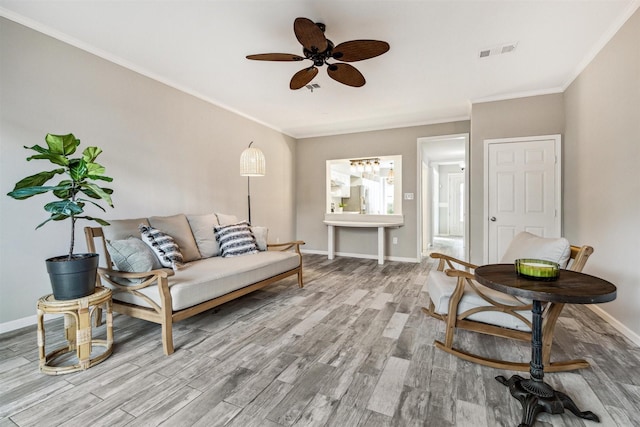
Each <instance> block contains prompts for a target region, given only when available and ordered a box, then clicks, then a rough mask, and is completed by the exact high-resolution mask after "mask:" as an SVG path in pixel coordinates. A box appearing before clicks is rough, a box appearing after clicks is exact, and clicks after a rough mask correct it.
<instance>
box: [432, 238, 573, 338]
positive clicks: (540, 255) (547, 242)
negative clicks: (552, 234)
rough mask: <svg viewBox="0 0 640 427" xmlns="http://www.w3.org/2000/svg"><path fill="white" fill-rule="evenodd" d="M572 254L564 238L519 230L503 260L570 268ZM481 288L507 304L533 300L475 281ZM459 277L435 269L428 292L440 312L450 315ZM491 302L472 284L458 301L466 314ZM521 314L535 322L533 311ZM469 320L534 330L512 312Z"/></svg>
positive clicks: (486, 315) (492, 312)
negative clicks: (530, 261)
mask: <svg viewBox="0 0 640 427" xmlns="http://www.w3.org/2000/svg"><path fill="white" fill-rule="evenodd" d="M570 256H571V245H570V244H569V241H568V240H567V239H565V238H564V237H559V238H544V237H539V236H536V235H535V234H531V233H528V232H526V231H524V232H521V233H518V234H517V235H516V236H515V237H514V238H513V240H512V241H511V243H510V244H509V247H508V248H507V250H506V251H505V254H504V255H503V257H502V260H501V262H502V263H507V264H512V263H514V261H515V260H516V259H519V258H535V259H543V260H546V261H553V262H557V263H558V264H560V266H561V267H562V268H564V267H566V265H567V262H568V261H569V257H570ZM475 283H476V285H477V286H478V288H479V289H481V290H482V292H483V293H484V294H485V295H487V296H488V297H489V298H491V299H493V300H495V301H496V302H499V303H501V304H507V305H522V304H529V303H530V302H531V301H530V300H527V299H524V298H519V299H518V298H515V297H512V296H511V295H507V294H504V293H502V292H498V291H494V290H492V289H489V288H487V287H485V286H482V285H480V284H479V283H477V282H475ZM456 284H457V278H455V277H450V276H447V275H446V274H445V273H444V272H442V271H432V272H430V273H429V276H428V277H427V292H429V298H431V301H432V302H433V305H434V306H435V311H436V312H437V313H440V314H447V313H448V311H449V300H450V299H451V295H452V294H453V292H454V291H455V289H456ZM488 305H489V304H488V303H487V302H486V301H485V300H483V299H482V298H481V297H480V296H479V295H478V294H477V293H475V292H474V291H473V290H472V289H471V288H470V287H469V286H466V287H465V290H464V294H463V296H462V298H461V299H460V303H459V304H458V313H457V314H460V313H463V312H465V311H467V310H469V309H472V308H477V307H486V306H488ZM518 313H519V314H521V315H522V316H524V317H525V318H526V319H527V320H529V321H531V312H530V311H529V310H525V311H519V312H518ZM468 319H469V320H475V321H477V322H482V323H488V324H490V325H496V326H502V327H505V328H509V329H517V330H521V331H530V330H531V329H530V328H529V327H528V326H527V325H526V324H525V323H524V322H522V321H521V320H519V319H517V318H516V317H514V316H511V315H509V314H505V313H501V312H497V311H487V312H481V313H476V314H473V315H471V316H469V317H468Z"/></svg>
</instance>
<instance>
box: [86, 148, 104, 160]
mask: <svg viewBox="0 0 640 427" xmlns="http://www.w3.org/2000/svg"><path fill="white" fill-rule="evenodd" d="M100 153H102V148H98V147H87V148H85V149H84V151H83V152H82V158H83V159H84V161H85V162H87V163H93V162H94V161H95V160H96V157H98V156H99V155H100Z"/></svg>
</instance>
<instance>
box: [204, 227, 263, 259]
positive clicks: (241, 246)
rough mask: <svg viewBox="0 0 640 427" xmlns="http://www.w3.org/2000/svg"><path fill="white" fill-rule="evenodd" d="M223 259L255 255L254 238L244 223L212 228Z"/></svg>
mask: <svg viewBox="0 0 640 427" xmlns="http://www.w3.org/2000/svg"><path fill="white" fill-rule="evenodd" d="M213 230H214V233H215V235H216V240H217V241H218V243H219V244H220V253H221V255H222V257H223V258H228V257H233V256H240V255H249V254H257V253H258V247H257V245H256V238H255V237H254V236H253V233H252V232H251V228H249V224H248V223H247V222H246V221H242V222H239V223H237V224H231V225H225V226H220V227H214V228H213Z"/></svg>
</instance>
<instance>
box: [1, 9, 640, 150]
mask: <svg viewBox="0 0 640 427" xmlns="http://www.w3.org/2000/svg"><path fill="white" fill-rule="evenodd" d="M639 4H640V1H639V0H592V1H584V0H574V1H565V0H555V1H541V0H534V1H507V0H502V1H482V0H471V1H459V0H449V1H406V0H395V1H365V0H342V1H319V0H318V1H308V0H307V1H305V0H289V1H274V0H261V1H247V0H233V1H222V0H220V1H216V0H209V1H202V0H201V1H193V0H182V1H156V2H152V1H133V0H129V1H127V0H112V1H84V2H79V1H58V0H49V1H15V0H14V1H7V0H0V14H1V15H3V16H6V17H8V18H9V19H12V20H14V21H17V22H20V23H22V24H25V25H28V26H30V27H32V28H35V29H37V30H39V31H42V32H44V33H46V34H50V35H52V36H54V37H57V38H59V39H61V40H63V41H66V42H69V43H71V44H73V45H75V46H78V47H80V48H83V49H86V50H87V51H90V52H93V53H95V54H97V55H100V56H102V57H104V58H107V59H109V60H111V61H114V62H116V63H119V64H121V65H124V66H126V67H129V68H131V69H133V70H135V71H138V72H140V73H142V74H144V75H147V76H150V77H152V78H155V79H157V80H160V81H162V82H164V83H166V84H169V85H171V86H174V87H176V88H178V89H181V90H183V91H185V92H188V93H191V94H193V95H196V96H198V97H200V98H202V99H205V100H207V101H210V102H212V103H214V104H216V105H220V106H222V107H224V108H227V109H230V110H232V111H235V112H238V113H240V114H242V115H244V116H247V117H250V118H252V119H254V120H256V121H259V122H261V123H264V124H266V125H268V126H270V127H272V128H274V129H277V130H279V131H282V132H284V133H286V134H288V135H291V136H293V137H296V138H303V137H309V136H316V135H327V134H339V133H348V132H356V131H362V130H373V129H383V128H393V127H402V126H408V125H417V124H426V123H436V122H443V121H451V120H456V119H468V118H469V116H470V109H471V103H474V102H479V101H487V100H496V99H507V98H512V97H518V96H526V95H536V94H544V93H555V92H560V91H562V90H564V89H565V88H566V86H567V85H568V84H569V83H571V81H572V80H573V79H574V78H575V77H576V75H577V74H578V73H579V72H580V71H581V70H582V69H583V68H584V67H585V66H586V65H587V64H588V62H589V61H590V60H591V59H592V58H593V56H594V55H595V54H596V53H597V52H598V51H599V50H600V49H601V48H602V47H603V46H604V44H605V43H606V42H607V41H608V40H609V39H610V38H611V36H613V34H615V32H616V31H617V30H618V29H619V28H620V26H621V25H622V24H623V23H624V21H626V19H627V18H628V17H629V16H631V14H632V13H633V11H635V10H636V9H637V8H638V5H639ZM299 16H302V17H306V18H309V19H311V20H313V21H316V22H323V23H325V24H326V27H327V28H326V35H327V37H328V38H329V39H331V40H332V41H333V42H334V43H336V44H338V43H340V42H343V41H347V40H353V39H377V40H384V41H387V42H388V43H389V44H390V45H391V49H390V51H389V52H387V53H386V54H384V55H382V56H380V57H377V58H373V59H369V60H366V61H362V62H357V63H352V65H354V66H356V67H357V68H358V69H359V70H360V71H361V72H362V74H363V75H364V76H365V78H366V79H367V84H366V85H365V86H363V87H362V88H352V87H348V86H344V85H342V84H340V83H338V82H335V81H333V80H331V79H330V78H329V77H328V76H327V74H326V70H324V69H322V70H320V73H319V74H318V76H317V77H316V78H315V79H314V81H313V82H314V83H318V84H320V86H321V88H320V89H316V90H315V91H314V92H313V93H311V92H310V91H309V90H307V89H305V88H303V89H300V90H297V91H292V90H290V89H289V80H290V79H291V76H292V75H293V74H294V73H295V72H296V71H298V70H300V69H302V68H304V67H305V66H307V65H306V64H310V62H308V61H305V62H304V63H300V62H264V61H249V60H247V59H245V56H246V55H248V54H255V53H270V52H283V53H294V54H302V48H301V46H300V44H299V43H298V41H297V40H296V37H295V35H294V33H293V21H294V19H295V18H296V17H299ZM512 42H517V49H516V50H515V51H514V52H512V53H509V54H503V55H497V56H495V57H494V56H490V57H488V58H484V59H480V58H479V57H478V56H479V51H480V50H481V49H485V48H491V47H495V46H501V45H503V44H506V43H512ZM323 68H326V67H323Z"/></svg>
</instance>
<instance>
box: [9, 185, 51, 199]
mask: <svg viewBox="0 0 640 427" xmlns="http://www.w3.org/2000/svg"><path fill="white" fill-rule="evenodd" d="M57 188H58V187H26V188H19V189H17V190H13V191H12V192H10V193H7V196H9V197H13V198H14V199H16V200H24V199H28V198H29V197H31V196H35V195H37V194H42V193H46V192H48V191H52V190H54V191H55V190H56V189H57Z"/></svg>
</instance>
